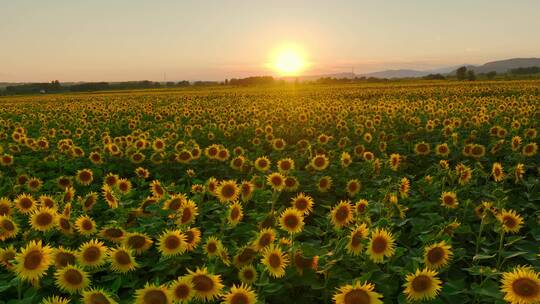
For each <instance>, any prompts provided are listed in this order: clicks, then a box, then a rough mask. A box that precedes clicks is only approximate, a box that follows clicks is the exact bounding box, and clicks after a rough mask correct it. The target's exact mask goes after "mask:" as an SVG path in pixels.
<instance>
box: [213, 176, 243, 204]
mask: <svg viewBox="0 0 540 304" xmlns="http://www.w3.org/2000/svg"><path fill="white" fill-rule="evenodd" d="M239 195H240V189H239V188H238V185H237V184H236V182H235V181H233V180H228V181H222V182H220V183H219V186H218V187H217V189H216V196H217V198H218V199H219V201H220V202H222V203H226V202H231V201H236V200H237V199H238V196H239Z"/></svg>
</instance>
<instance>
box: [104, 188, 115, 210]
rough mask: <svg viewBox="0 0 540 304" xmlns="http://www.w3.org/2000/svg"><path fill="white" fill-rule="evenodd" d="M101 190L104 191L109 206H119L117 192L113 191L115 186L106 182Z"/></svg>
mask: <svg viewBox="0 0 540 304" xmlns="http://www.w3.org/2000/svg"><path fill="white" fill-rule="evenodd" d="M101 190H102V192H103V198H104V199H105V201H106V202H107V205H109V208H113V209H115V208H118V204H119V201H118V198H116V194H115V193H114V191H113V188H112V187H111V186H109V185H107V184H104V185H103V187H101Z"/></svg>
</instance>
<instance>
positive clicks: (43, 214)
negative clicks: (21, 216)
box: [30, 207, 58, 232]
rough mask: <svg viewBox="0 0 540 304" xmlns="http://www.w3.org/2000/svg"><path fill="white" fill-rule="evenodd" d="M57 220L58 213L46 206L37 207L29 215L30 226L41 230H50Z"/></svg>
mask: <svg viewBox="0 0 540 304" xmlns="http://www.w3.org/2000/svg"><path fill="white" fill-rule="evenodd" d="M57 221H58V214H57V213H56V211H55V210H53V209H50V208H47V207H41V208H39V209H38V210H36V211H34V212H33V213H32V215H31V216H30V225H31V226H32V229H35V230H38V231H42V232H45V231H49V230H51V229H52V228H53V227H54V226H56V223H57Z"/></svg>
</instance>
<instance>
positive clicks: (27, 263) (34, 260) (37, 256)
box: [24, 249, 43, 270]
mask: <svg viewBox="0 0 540 304" xmlns="http://www.w3.org/2000/svg"><path fill="white" fill-rule="evenodd" d="M41 261H43V254H42V253H41V251H39V250H37V249H36V250H32V251H30V252H29V253H27V254H26V256H25V257H24V268H25V269H29V270H34V269H36V268H38V267H39V266H40V265H41Z"/></svg>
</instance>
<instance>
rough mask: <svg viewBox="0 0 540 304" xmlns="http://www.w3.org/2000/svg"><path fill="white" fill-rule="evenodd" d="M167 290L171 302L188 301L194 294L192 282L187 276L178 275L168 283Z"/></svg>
mask: <svg viewBox="0 0 540 304" xmlns="http://www.w3.org/2000/svg"><path fill="white" fill-rule="evenodd" d="M169 291H170V294H171V297H172V300H173V302H175V303H189V302H190V301H191V299H192V298H193V296H195V289H193V283H192V282H191V279H190V278H189V277H187V276H183V277H179V278H178V279H176V280H175V281H173V282H171V283H170V284H169Z"/></svg>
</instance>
